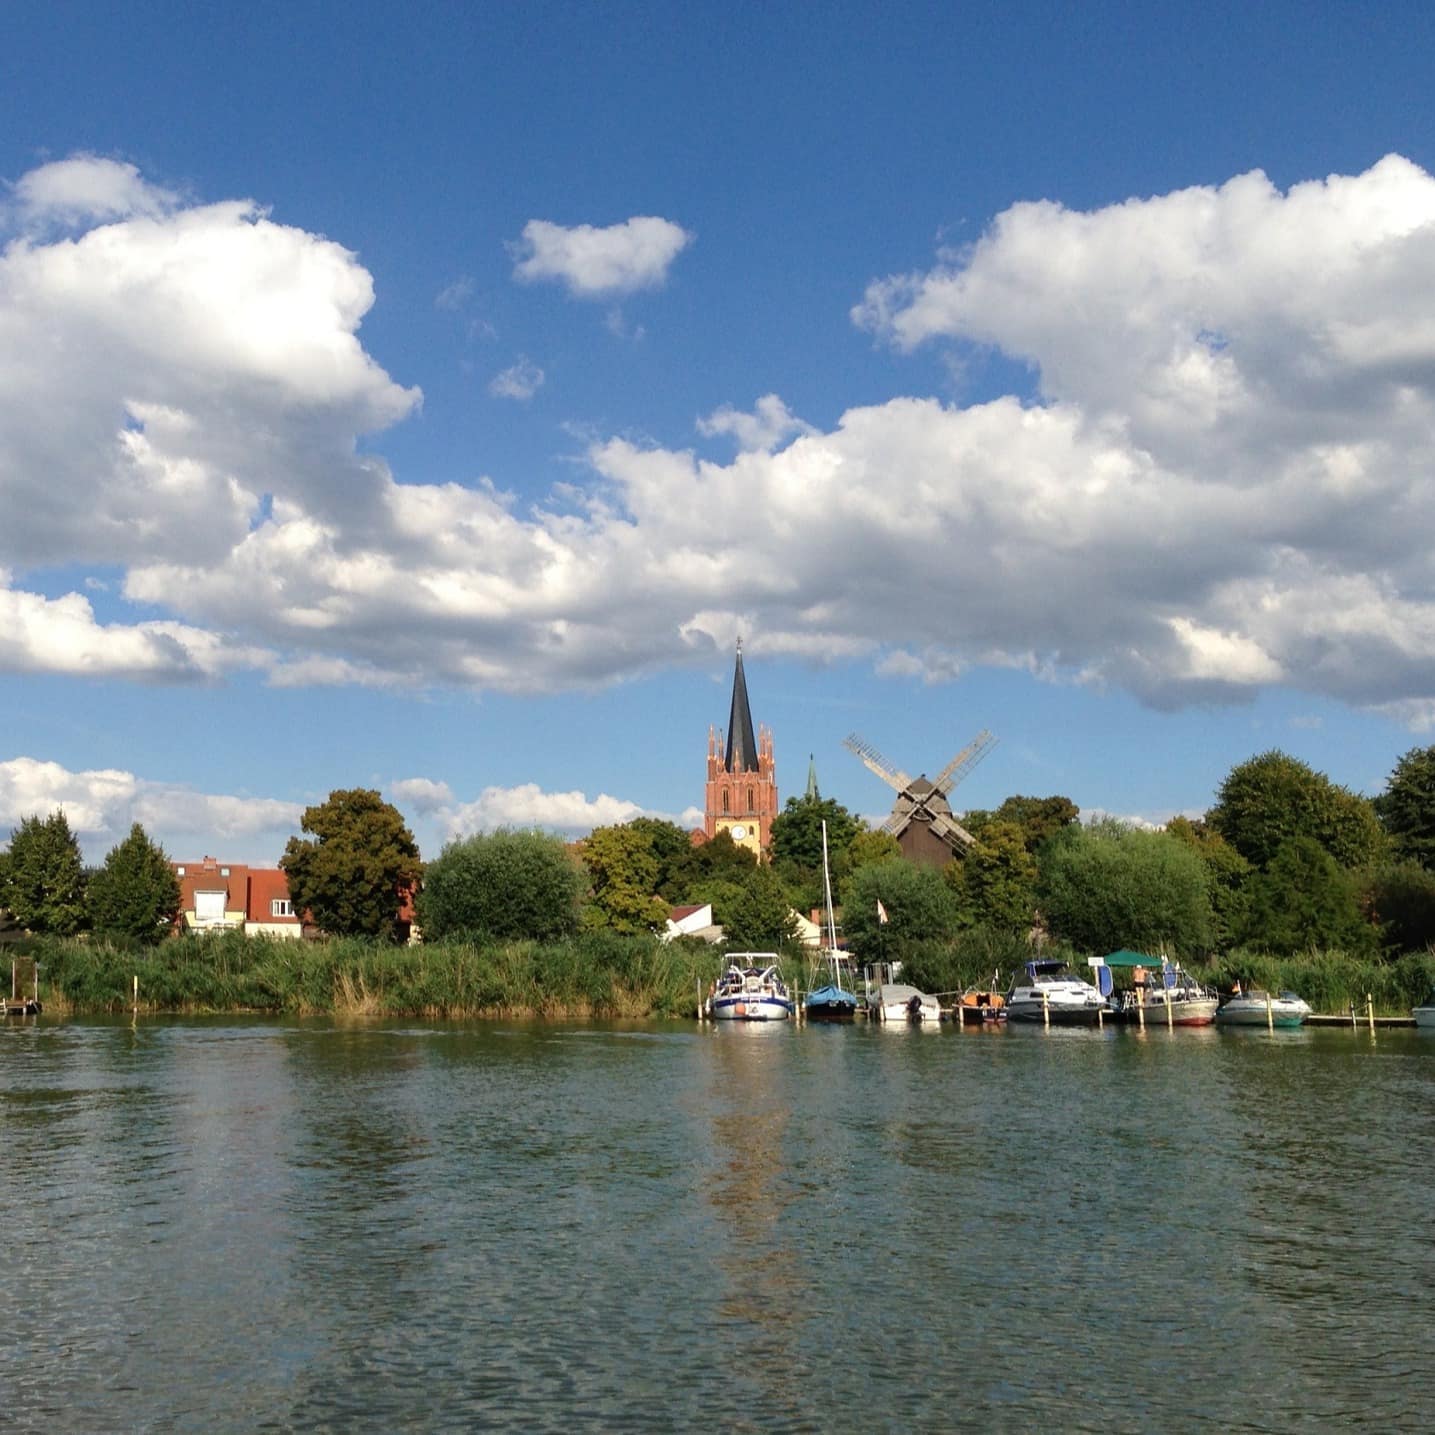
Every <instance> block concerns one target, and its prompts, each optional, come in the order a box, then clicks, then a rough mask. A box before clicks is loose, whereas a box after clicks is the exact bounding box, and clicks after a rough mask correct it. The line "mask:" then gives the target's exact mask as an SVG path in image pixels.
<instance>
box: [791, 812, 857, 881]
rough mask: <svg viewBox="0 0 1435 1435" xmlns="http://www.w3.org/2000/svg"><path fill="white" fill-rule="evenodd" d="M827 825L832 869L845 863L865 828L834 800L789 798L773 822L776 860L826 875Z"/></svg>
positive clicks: (829, 857)
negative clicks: (824, 842)
mask: <svg viewBox="0 0 1435 1435" xmlns="http://www.w3.org/2000/svg"><path fill="white" fill-rule="evenodd" d="M824 822H825V823H826V824H827V851H828V862H829V865H831V864H832V863H835V862H837V861H839V860H840V859H841V857H842V856H843V854H845V853H846V851H847V848H848V846H849V845H850V844H851V842H852V839H853V838H854V837H855V836H856V835H857V834H858V832H859V831H860V830H861V824H860V823H859V822H858V821H857V819H856V818H855V817H853V815H852V814H851V813H850V812H849V811H848V810H847V809H846V808H845V807H843V805H842V804H841V803H840V802H837V801H834V800H833V799H832V798H830V797H807V796H803V797H789V798H788V799H787V803H786V805H785V806H784V807H783V809H782V811H781V812H780V813H778V815H777V816H776V817H774V818H773V819H772V860H773V861H774V862H776V863H790V864H791V865H792V866H794V867H799V868H802V869H804V870H806V871H816V872H821V871H822V824H823V823H824Z"/></svg>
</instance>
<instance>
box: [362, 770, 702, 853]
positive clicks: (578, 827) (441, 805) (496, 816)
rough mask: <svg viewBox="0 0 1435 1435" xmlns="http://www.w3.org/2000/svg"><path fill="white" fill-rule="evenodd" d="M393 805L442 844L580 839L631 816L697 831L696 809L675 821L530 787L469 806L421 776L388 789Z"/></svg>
mask: <svg viewBox="0 0 1435 1435" xmlns="http://www.w3.org/2000/svg"><path fill="white" fill-rule="evenodd" d="M390 791H391V792H392V793H393V794H394V796H395V798H396V800H404V801H406V802H407V803H408V804H409V805H410V806H411V807H412V808H413V809H414V810H415V811H417V812H419V813H420V814H421V815H422V816H423V817H424V818H426V819H427V820H428V821H430V822H432V823H433V824H434V825H435V826H436V827H437V828H438V829H439V831H440V832H441V833H442V836H443V839H444V840H445V841H452V840H454V839H456V838H460V837H469V836H472V835H473V834H474V833H476V832H492V831H493V830H494V829H495V828H498V827H520V828H526V827H536V828H540V829H542V830H543V831H546V832H556V833H559V834H560V835H562V836H565V837H580V836H582V835H583V834H585V833H588V832H591V831H592V830H593V828H595V827H606V826H608V825H609V824H612V823H617V822H631V821H632V820H633V818H635V817H662V818H665V819H667V820H669V821H676V822H678V823H680V824H681V825H683V826H685V827H692V826H700V825H701V824H702V820H703V815H702V812H701V811H700V810H699V809H696V808H688V809H687V810H686V811H684V812H683V813H681V814H679V815H678V816H677V817H674V816H672V814H669V813H665V812H653V811H650V810H648V809H647V808H643V807H640V806H639V805H638V804H637V803H636V802H628V801H626V800H624V799H623V798H619V797H610V796H609V795H608V794H607V793H606V792H600V793H599V794H598V795H597V796H596V797H589V796H588V795H587V794H586V793H584V792H580V791H579V790H577V789H576V788H575V789H574V790H572V791H571V792H546V791H544V790H543V789H542V788H541V787H539V786H538V785H537V784H536V783H532V782H525V783H521V784H520V785H519V786H517V787H485V788H484V789H483V791H482V792H481V793H479V795H478V796H477V797H476V798H474V799H473V801H471V802H461V801H459V800H458V799H457V798H456V797H455V796H454V794H453V792H452V790H451V789H450V787H449V785H448V784H447V783H446V782H435V781H433V780H432V779H430V778H426V777H410V778H404V779H402V780H401V781H399V782H396V783H393V784H392V785H391V788H390Z"/></svg>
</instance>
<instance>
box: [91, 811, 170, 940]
mask: <svg viewBox="0 0 1435 1435" xmlns="http://www.w3.org/2000/svg"><path fill="white" fill-rule="evenodd" d="M86 901H87V906H88V908H89V914H90V925H91V927H93V928H94V930H95V931H96V932H98V933H100V934H101V935H103V936H115V937H131V938H133V939H134V940H136V941H140V942H157V941H159V939H160V938H161V937H164V936H166V935H168V934H169V933H170V932H171V931H173V929H174V919H175V917H176V916H177V915H178V913H179V904H180V890H179V878H178V877H176V876H175V874H174V868H173V867H171V866H170V863H169V858H168V857H167V856H165V852H164V848H163V847H160V846H158V845H156V844H155V843H153V842H151V841H150V839H149V836H148V834H146V832H145V830H144V828H143V827H141V826H140V824H139V823H138V822H136V823H135V824H134V826H133V827H131V828H130V835H129V836H128V837H126V838H125V839H124V841H123V842H120V843H118V844H117V845H116V846H114V847H112V848H110V850H109V853H108V854H107V855H106V857H105V865H104V866H103V867H101V868H100V870H99V871H98V872H96V873H95V875H94V876H93V877H91V878H90V882H89V890H88V892H87V893H86Z"/></svg>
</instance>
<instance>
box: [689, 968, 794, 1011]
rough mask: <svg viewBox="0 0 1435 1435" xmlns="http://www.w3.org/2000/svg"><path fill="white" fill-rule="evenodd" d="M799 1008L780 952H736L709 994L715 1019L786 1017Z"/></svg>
mask: <svg viewBox="0 0 1435 1435" xmlns="http://www.w3.org/2000/svg"><path fill="white" fill-rule="evenodd" d="M795 1010H796V1003H795V1002H794V1001H793V1000H792V994H791V993H790V992H789V991H788V989H787V983H786V982H784V981H783V979H782V973H781V972H780V971H779V970H778V967H777V953H776V952H734V953H733V954H732V955H731V956H730V957H729V958H728V965H727V967H726V968H725V969H724V971H723V973H722V975H721V976H720V977H718V979H717V981H716V982H715V983H714V984H713V989H712V995H711V996H710V997H709V998H708V1012H709V1014H710V1015H711V1017H712V1019H713V1020H714V1021H786V1020H787V1019H788V1018H789V1017H790V1016H791V1015H792V1014H793V1012H794V1011H795Z"/></svg>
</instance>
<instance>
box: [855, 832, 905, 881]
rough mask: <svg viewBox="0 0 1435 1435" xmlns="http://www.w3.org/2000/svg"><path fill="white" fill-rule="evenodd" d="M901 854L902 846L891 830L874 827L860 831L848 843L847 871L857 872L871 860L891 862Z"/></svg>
mask: <svg viewBox="0 0 1435 1435" xmlns="http://www.w3.org/2000/svg"><path fill="white" fill-rule="evenodd" d="M901 855H902V847H901V844H900V843H899V842H898V841H897V839H896V838H895V837H893V836H892V834H891V833H890V832H884V831H883V830H882V829H881V828H880V827H874V828H871V829H870V830H868V831H865V832H859V833H858V834H857V835H856V836H855V837H854V838H853V839H852V840H851V841H850V842H849V843H848V844H847V871H848V872H849V873H852V872H855V871H856V870H857V869H858V868H859V867H866V866H867V865H868V864H869V863H871V862H890V861H892V860H893V859H894V858H898V857H901Z"/></svg>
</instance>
